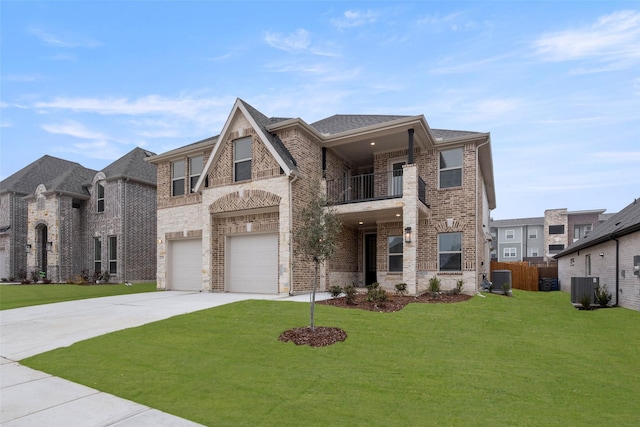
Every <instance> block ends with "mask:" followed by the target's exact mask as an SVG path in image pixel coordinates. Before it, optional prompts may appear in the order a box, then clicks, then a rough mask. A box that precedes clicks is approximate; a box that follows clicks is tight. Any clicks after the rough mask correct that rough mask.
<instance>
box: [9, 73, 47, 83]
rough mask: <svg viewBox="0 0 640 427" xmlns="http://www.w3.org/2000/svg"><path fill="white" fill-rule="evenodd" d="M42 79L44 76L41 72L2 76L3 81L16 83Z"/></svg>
mask: <svg viewBox="0 0 640 427" xmlns="http://www.w3.org/2000/svg"><path fill="white" fill-rule="evenodd" d="M41 79H42V77H41V76H40V75H39V74H7V75H4V76H2V80H3V81H5V82H16V83H29V82H36V81H38V80H41Z"/></svg>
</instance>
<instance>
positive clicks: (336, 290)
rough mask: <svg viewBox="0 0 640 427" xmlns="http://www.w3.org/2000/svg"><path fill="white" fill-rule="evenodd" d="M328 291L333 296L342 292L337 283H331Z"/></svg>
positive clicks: (337, 295) (336, 296)
mask: <svg viewBox="0 0 640 427" xmlns="http://www.w3.org/2000/svg"><path fill="white" fill-rule="evenodd" d="M329 293H330V294H331V296H332V297H333V298H338V297H339V296H340V294H341V293H342V288H341V287H340V286H338V285H333V286H331V287H330V288H329Z"/></svg>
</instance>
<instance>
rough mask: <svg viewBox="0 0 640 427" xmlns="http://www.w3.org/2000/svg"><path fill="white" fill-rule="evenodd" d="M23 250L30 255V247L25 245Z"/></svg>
mask: <svg viewBox="0 0 640 427" xmlns="http://www.w3.org/2000/svg"><path fill="white" fill-rule="evenodd" d="M24 249H25V251H26V252H27V253H28V254H30V253H31V245H29V244H27V245H26V246H25V247H24Z"/></svg>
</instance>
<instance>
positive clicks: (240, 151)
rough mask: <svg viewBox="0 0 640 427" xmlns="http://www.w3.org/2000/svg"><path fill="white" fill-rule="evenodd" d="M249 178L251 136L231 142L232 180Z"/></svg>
mask: <svg viewBox="0 0 640 427" xmlns="http://www.w3.org/2000/svg"><path fill="white" fill-rule="evenodd" d="M248 179H251V138H242V139H238V140H236V141H234V142H233V180H234V181H235V182H238V181H246V180H248Z"/></svg>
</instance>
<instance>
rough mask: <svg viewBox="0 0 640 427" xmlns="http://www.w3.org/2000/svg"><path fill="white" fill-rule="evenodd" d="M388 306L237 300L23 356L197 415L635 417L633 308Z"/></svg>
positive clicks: (214, 418)
mask: <svg viewBox="0 0 640 427" xmlns="http://www.w3.org/2000/svg"><path fill="white" fill-rule="evenodd" d="M514 294H515V297H514V298H507V297H504V296H499V295H487V297H486V298H481V297H474V298H472V299H471V300H469V301H467V302H464V303H457V304H410V305H409V306H407V307H406V308H404V309H403V310H402V311H400V312H396V313H386V314H385V313H374V312H365V311H360V310H353V309H341V308H336V307H329V306H324V305H317V306H316V324H317V325H318V326H338V327H341V328H343V329H344V330H345V331H346V332H347V334H348V337H347V340H346V341H345V342H343V343H338V344H335V345H333V346H329V347H320V348H311V347H307V346H299V347H298V346H295V345H294V344H292V343H282V342H279V341H278V336H279V335H280V333H281V332H283V331H284V330H286V329H289V328H292V327H297V326H304V325H307V324H308V315H309V305H308V304H305V303H294V302H278V301H245V302H240V303H235V304H230V305H225V306H221V307H217V308H213V309H209V310H204V311H199V312H195V313H191V314H187V315H183V316H178V317H174V318H171V319H168V320H164V321H160V322H156V323H152V324H148V325H145V326H142V327H138V328H132V329H127V330H123V331H120V332H116V333H112V334H109V335H105V336H101V337H98V338H94V339H91V340H87V341H83V342H80V343H77V344H75V345H73V346H71V347H67V348H62V349H58V350H54V351H51V352H48V353H45V354H42V355H38V356H35V357H32V358H29V359H25V360H23V361H22V362H21V363H23V364H25V365H27V366H30V367H32V368H35V369H40V370H43V371H45V372H49V373H51V374H54V375H58V376H61V377H64V378H68V379H70V380H72V381H75V382H79V383H82V384H85V385H87V386H90V387H93V388H96V389H98V390H102V391H105V392H108V393H112V394H115V395H117V396H121V397H124V398H126V399H130V400H133V401H136V402H139V403H142V404H145V405H149V406H151V407H154V408H157V409H160V410H162V411H165V412H169V413H172V414H175V415H178V416H180V417H183V418H187V419H190V420H193V421H196V422H199V423H202V424H205V425H229V426H240V425H246V426H258V425H259V426H265V425H273V426H283V425H290V426H308V425H313V426H316V425H345V426H358V425H362V426H374V425H379V426H393V425H397V426H417V425H557V426H568V425H590V424H595V425H616V426H624V425H629V426H631V425H634V426H635V425H638V422H639V421H640V405H638V396H640V357H639V355H638V349H639V348H640V313H638V312H635V311H631V310H627V309H622V308H616V309H611V308H610V309H600V310H596V311H588V312H587V311H578V310H575V309H574V308H573V307H572V306H571V305H570V304H569V295H568V294H566V293H560V292H553V293H537V292H536V293H527V292H522V291H514Z"/></svg>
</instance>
